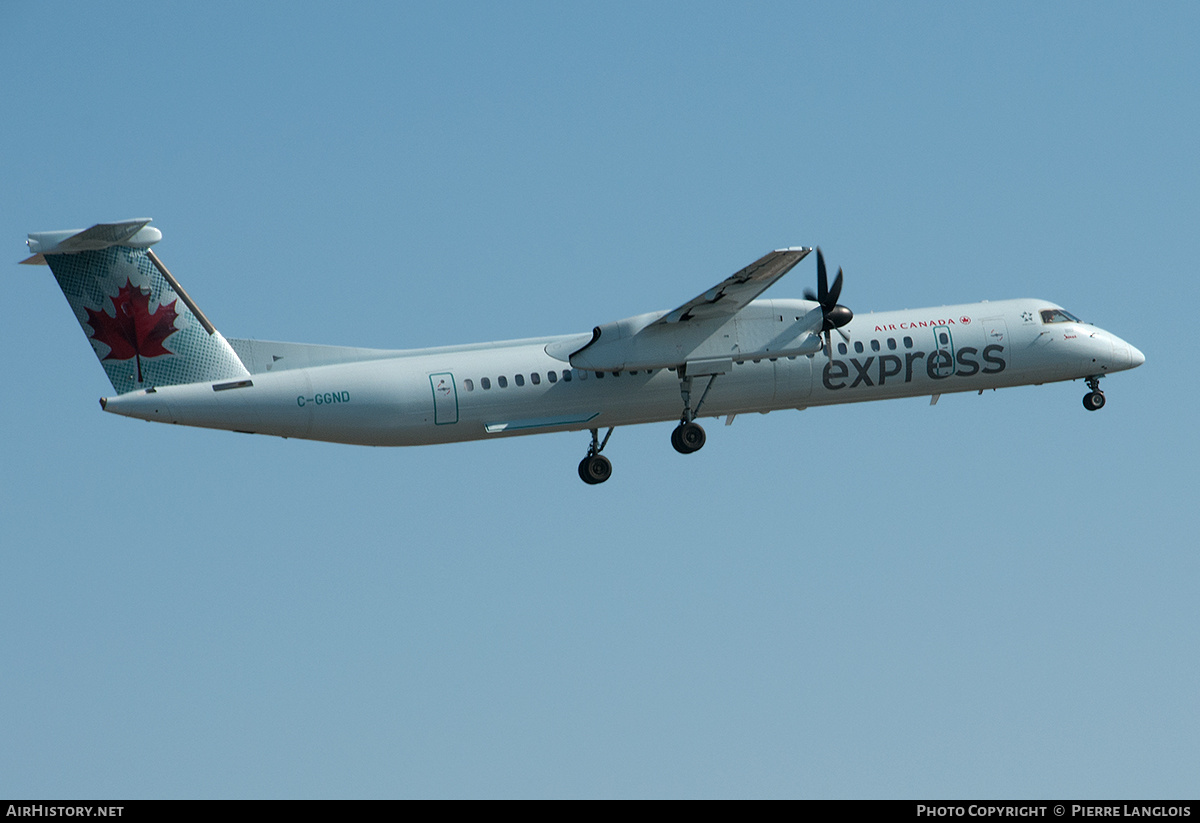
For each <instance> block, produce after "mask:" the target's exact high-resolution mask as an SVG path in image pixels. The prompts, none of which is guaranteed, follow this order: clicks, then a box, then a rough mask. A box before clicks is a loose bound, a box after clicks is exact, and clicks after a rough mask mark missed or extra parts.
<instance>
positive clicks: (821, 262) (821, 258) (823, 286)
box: [817, 246, 829, 309]
mask: <svg viewBox="0 0 1200 823" xmlns="http://www.w3.org/2000/svg"><path fill="white" fill-rule="evenodd" d="M828 297H829V278H828V277H826V276H825V255H823V254H821V247H820V246H818V247H817V302H818V303H820V304H821V308H822V309H825V308H827V305H826V304H827V298H828Z"/></svg>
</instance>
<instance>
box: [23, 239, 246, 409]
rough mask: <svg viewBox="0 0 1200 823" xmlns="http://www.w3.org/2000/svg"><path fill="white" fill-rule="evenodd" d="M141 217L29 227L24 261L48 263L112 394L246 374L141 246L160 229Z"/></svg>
mask: <svg viewBox="0 0 1200 823" xmlns="http://www.w3.org/2000/svg"><path fill="white" fill-rule="evenodd" d="M148 222H149V221H140V220H139V221H130V222H128V223H116V224H112V223H110V224H100V225H97V226H93V227H92V228H91V229H87V230H86V231H83V232H45V233H42V234H31V235H30V236H29V237H30V240H29V247H30V249H31V250H32V251H34V252H36V254H35V256H34V257H32V258H30V259H29V260H26V261H24V262H27V263H43V262H44V263H46V264H48V265H49V266H50V271H51V272H53V274H54V277H55V279H56V280H57V281H58V285H59V287H60V288H61V289H62V292H63V294H64V295H65V296H66V298H67V302H68V303H69V304H70V305H71V309H72V310H73V311H74V312H75V319H76V320H78V321H79V325H80V326H81V327H83V331H84V334H86V335H87V337H88V340H89V341H91V344H92V348H93V349H94V350H95V352H96V356H97V357H98V358H99V359H100V365H101V366H103V367H104V371H105V372H106V373H107V374H108V379H109V380H110V381H111V382H112V385H113V388H114V389H115V390H116V391H117V392H118V393H119V394H124V393H126V392H130V391H135V390H138V389H148V388H153V387H155V386H173V385H178V384H182V383H200V382H205V381H215V380H230V379H238V378H246V377H249V372H247V371H246V368H245V366H244V365H242V362H241V360H240V359H238V356H237V354H236V353H235V352H234V350H233V349H232V348H231V347H230V345H229V343H228V342H227V341H226V340H225V338H224V337H222V336H221V334H220V333H219V332H217V330H216V329H215V328H213V327H212V325H211V324H210V323H209V322H208V320H207V318H205V317H204V315H203V313H201V312H200V310H199V309H198V308H196V306H195V304H194V303H192V301H191V299H190V298H189V297H188V296H187V294H186V293H184V292H183V290H182V288H179V286H178V283H177V282H175V280H174V278H173V277H171V275H170V274H169V273H168V272H167V271H166V269H165V268H163V267H162V264H161V262H160V261H159V260H158V259H157V257H155V256H154V254H153V252H151V251H149V249H148V248H147V247H148V246H149V245H151V244H153V243H154V242H157V240H158V239H159V238H160V237H161V236H162V235H161V233H159V232H158V231H157V230H156V229H152V228H145V225H146V223H148ZM81 247H82V248H81ZM97 247H99V248H97ZM74 249H79V250H74Z"/></svg>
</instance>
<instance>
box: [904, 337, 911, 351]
mask: <svg viewBox="0 0 1200 823" xmlns="http://www.w3.org/2000/svg"><path fill="white" fill-rule="evenodd" d="M912 347H913V342H912V338H911V337H907V336H906V337H905V338H904V348H906V349H911V348H912Z"/></svg>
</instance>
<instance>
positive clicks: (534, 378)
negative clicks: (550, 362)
mask: <svg viewBox="0 0 1200 823" xmlns="http://www.w3.org/2000/svg"><path fill="white" fill-rule="evenodd" d="M529 382H530V383H532V384H533V385H535V386H536V385H538V384H540V383H541V382H542V376H541V375H540V374H538V373H537V372H534V373H533V374H531V375H529Z"/></svg>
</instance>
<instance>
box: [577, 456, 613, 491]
mask: <svg viewBox="0 0 1200 823" xmlns="http://www.w3.org/2000/svg"><path fill="white" fill-rule="evenodd" d="M610 477H612V463H610V462H608V458H607V457H605V456H604V455H602V454H596V455H592V456H591V457H585V458H583V460H581V461H580V462H579V479H580V480H582V481H583V482H584V483H587V484H588V485H589V486H595V485H596V484H597V483H603V482H604V481H605V480H607V479H608V478H610Z"/></svg>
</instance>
